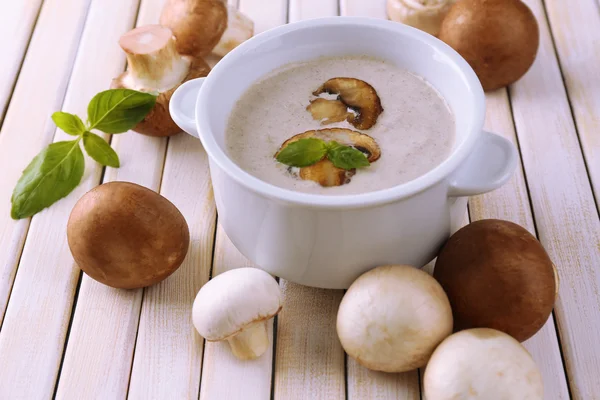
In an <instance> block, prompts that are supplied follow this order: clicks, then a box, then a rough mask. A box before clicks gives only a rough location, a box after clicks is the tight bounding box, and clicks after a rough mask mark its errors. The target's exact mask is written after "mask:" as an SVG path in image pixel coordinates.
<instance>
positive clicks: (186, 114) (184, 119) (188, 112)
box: [169, 78, 204, 137]
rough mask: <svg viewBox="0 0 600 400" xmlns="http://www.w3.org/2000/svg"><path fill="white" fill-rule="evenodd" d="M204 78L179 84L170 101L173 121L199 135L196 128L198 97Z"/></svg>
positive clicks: (196, 135)
mask: <svg viewBox="0 0 600 400" xmlns="http://www.w3.org/2000/svg"><path fill="white" fill-rule="evenodd" d="M203 83H204V78H196V79H192V80H191V81H187V82H186V83H184V84H183V85H181V86H179V87H178V88H177V90H175V93H173V96H171V100H170V101H169V113H170V114H171V118H173V121H175V123H176V124H177V125H178V126H179V127H180V128H181V129H183V130H184V131H185V132H187V133H189V134H190V135H192V136H195V137H199V136H198V130H197V129H196V115H195V110H196V99H197V98H198V92H199V91H200V88H201V87H202V84H203Z"/></svg>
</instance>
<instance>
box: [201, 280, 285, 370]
mask: <svg viewBox="0 0 600 400" xmlns="http://www.w3.org/2000/svg"><path fill="white" fill-rule="evenodd" d="M282 302H283V299H282V294H281V290H280V288H279V284H278V283H277V281H276V280H275V279H274V278H273V277H272V276H271V275H269V274H268V273H267V272H265V271H263V270H261V269H257V268H237V269H232V270H229V271H227V272H224V273H222V274H220V275H218V276H216V277H214V278H213V279H211V280H210V281H208V282H207V283H206V284H205V285H204V286H203V287H202V288H201V289H200V291H199V292H198V295H197V296H196V299H195V300H194V306H193V310H192V319H193V322H194V326H195V327H196V330H197V331H198V333H200V335H201V336H202V337H204V338H205V339H206V340H208V341H210V342H216V341H221V340H227V342H229V345H230V346H231V351H232V352H233V354H234V355H235V356H236V357H237V358H239V359H241V360H251V359H254V358H258V357H260V356H261V355H262V354H263V353H264V352H265V351H266V350H267V349H268V347H269V336H268V333H267V321H268V320H269V319H271V318H273V317H274V316H275V315H276V314H277V313H278V312H279V311H280V310H281V307H282Z"/></svg>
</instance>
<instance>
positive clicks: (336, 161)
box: [327, 145, 371, 170]
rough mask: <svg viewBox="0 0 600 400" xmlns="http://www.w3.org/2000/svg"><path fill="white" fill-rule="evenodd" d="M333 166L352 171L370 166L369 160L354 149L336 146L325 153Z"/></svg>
mask: <svg viewBox="0 0 600 400" xmlns="http://www.w3.org/2000/svg"><path fill="white" fill-rule="evenodd" d="M327 157H328V158H329V160H331V162H332V163H333V165H335V166H336V167H338V168H342V169H346V170H348V169H354V168H360V167H368V166H369V165H371V163H369V159H368V158H367V156H365V155H364V154H363V153H362V152H361V151H359V150H356V149H355V148H354V147H349V146H342V145H338V146H336V147H334V148H333V149H330V150H329V151H328V152H327Z"/></svg>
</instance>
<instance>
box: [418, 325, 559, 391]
mask: <svg viewBox="0 0 600 400" xmlns="http://www.w3.org/2000/svg"><path fill="white" fill-rule="evenodd" d="M423 389H424V390H423V391H424V395H425V397H427V400H455V399H473V400H505V399H519V400H521V399H523V400H524V399H527V400H542V399H543V394H544V393H543V392H544V387H543V382H542V375H541V373H540V370H539V368H538V367H537V365H536V364H535V362H534V361H533V358H531V355H530V354H529V353H528V352H527V350H525V348H524V347H523V346H522V345H521V344H520V343H519V342H517V341H516V340H515V339H513V338H512V337H510V336H509V335H507V334H505V333H502V332H500V331H497V330H494V329H487V328H478V329H469V330H465V331H461V332H458V333H455V334H454V335H452V336H449V337H448V338H447V339H446V340H444V341H443V342H442V343H441V344H440V345H439V346H438V348H437V349H436V350H435V351H434V353H433V355H432V356H431V359H430V360H429V363H428V364H427V368H426V369H425V376H424V378H423ZM551 397H552V396H551Z"/></svg>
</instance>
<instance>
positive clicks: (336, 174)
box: [275, 128, 381, 187]
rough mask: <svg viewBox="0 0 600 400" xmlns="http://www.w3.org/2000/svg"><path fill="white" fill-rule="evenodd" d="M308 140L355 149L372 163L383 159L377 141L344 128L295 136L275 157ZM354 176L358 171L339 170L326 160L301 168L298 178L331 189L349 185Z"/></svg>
mask: <svg viewBox="0 0 600 400" xmlns="http://www.w3.org/2000/svg"><path fill="white" fill-rule="evenodd" d="M306 138H317V139H322V140H324V141H326V142H330V141H336V142H338V143H339V144H342V145H345V146H351V147H354V148H355V149H357V150H359V151H361V152H362V153H364V154H365V156H367V159H368V160H369V162H371V163H372V162H375V161H377V160H378V159H379V157H381V150H380V148H379V146H378V145H377V142H376V141H375V139H373V138H372V137H371V136H369V135H366V134H364V133H360V132H356V131H353V130H351V129H344V128H331V129H318V130H311V131H306V132H304V133H300V134H298V135H295V136H293V137H291V138H290V139H288V140H286V141H285V142H283V144H282V145H281V148H280V149H279V151H278V152H277V153H276V154H275V157H277V154H279V152H280V151H281V150H283V149H284V148H285V147H286V146H287V145H289V144H290V143H294V142H296V141H298V140H300V139H306ZM354 174H356V169H351V170H345V169H342V168H338V167H336V166H335V165H333V163H332V162H331V161H329V160H328V159H326V158H325V159H323V160H321V161H319V162H317V163H315V164H313V165H310V166H308V167H302V168H300V172H299V173H298V176H299V177H300V178H301V179H303V180H311V181H314V182H317V183H318V184H319V185H321V186H324V187H331V186H341V185H344V184H346V183H349V182H350V180H351V178H352V176H354Z"/></svg>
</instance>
